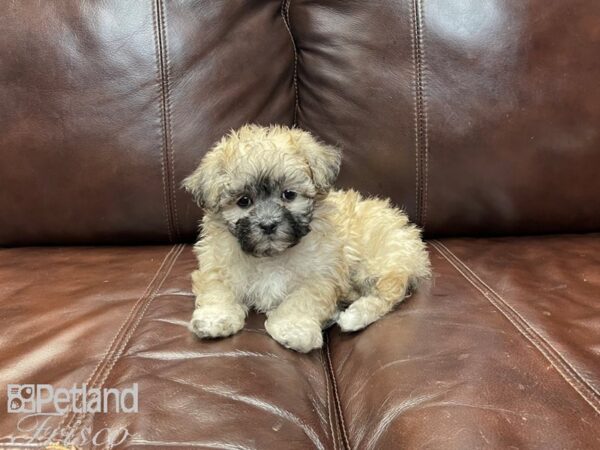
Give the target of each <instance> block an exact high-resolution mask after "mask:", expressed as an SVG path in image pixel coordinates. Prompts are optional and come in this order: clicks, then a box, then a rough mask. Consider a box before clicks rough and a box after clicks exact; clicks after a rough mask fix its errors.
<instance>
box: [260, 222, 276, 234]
mask: <svg viewBox="0 0 600 450" xmlns="http://www.w3.org/2000/svg"><path fill="white" fill-rule="evenodd" d="M278 225H279V223H277V222H261V223H260V224H259V225H258V226H259V227H260V229H261V230H262V232H263V234H266V235H267V236H268V235H271V234H273V233H275V231H277V227H278Z"/></svg>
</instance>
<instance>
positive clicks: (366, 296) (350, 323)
mask: <svg viewBox="0 0 600 450" xmlns="http://www.w3.org/2000/svg"><path fill="white" fill-rule="evenodd" d="M340 163H341V154H340V151H339V150H338V149H336V148H334V147H331V146H328V145H325V144H323V143H320V142H319V141H317V140H316V139H315V138H313V136H312V135H310V134H309V133H308V132H306V131H302V130H299V129H294V128H287V127H283V126H271V127H259V126H256V125H247V126H244V127H243V128H241V129H240V130H238V131H235V132H231V133H230V134H229V135H227V136H225V137H224V138H223V139H221V140H220V141H219V142H218V143H217V144H216V145H215V146H214V147H213V148H212V149H211V151H210V152H208V153H207V154H206V156H205V157H204V158H203V160H202V161H201V163H200V165H199V167H198V168H197V169H196V171H194V173H192V174H191V175H190V176H189V177H188V178H187V179H186V180H185V181H184V186H185V187H186V188H187V189H188V190H189V191H190V192H191V193H192V194H193V196H194V197H195V199H196V200H197V201H198V203H199V204H200V205H202V206H203V207H204V209H205V215H204V218H203V220H202V232H201V237H200V240H199V241H198V243H197V244H196V245H195V252H196V255H197V257H198V261H199V268H198V270H196V271H195V272H194V273H193V274H192V287H193V292H194V293H195V295H196V309H195V311H194V314H193V317H192V321H191V323H190V329H191V330H192V331H193V332H194V333H195V334H196V335H198V336H199V337H202V338H215V337H223V336H228V335H231V334H234V333H236V332H237V331H239V330H240V329H241V328H242V327H243V325H244V319H245V316H246V313H247V311H248V309H249V308H254V309H256V310H258V311H262V312H265V313H266V314H267V321H266V322H265V328H266V330H267V332H268V333H269V334H270V335H271V336H272V337H273V338H274V339H275V340H277V341H278V342H279V343H281V344H282V345H284V346H286V347H288V348H292V349H294V350H297V351H300V352H308V351H310V350H312V349H314V348H318V347H320V346H321V345H322V343H323V339H322V328H323V326H324V325H325V324H327V323H328V322H330V321H331V320H332V319H335V320H336V321H337V323H338V325H339V326H340V328H341V329H342V330H343V331H356V330H360V329H362V328H364V327H366V326H367V325H369V324H371V323H372V322H374V321H376V320H377V319H379V318H380V317H382V316H383V315H385V314H386V313H388V312H389V311H391V310H392V308H393V307H394V306H395V305H396V304H397V303H398V302H400V301H401V300H402V299H403V298H404V297H405V296H406V294H407V292H408V290H409V289H410V288H411V287H415V286H416V285H417V283H418V282H419V281H420V280H422V279H424V278H427V277H429V276H430V268H429V258H428V255H427V251H426V249H425V244H424V243H423V241H422V240H421V233H420V230H419V229H418V228H417V227H416V226H414V225H412V224H409V222H408V218H407V217H406V215H405V214H404V213H403V212H402V211H400V210H399V209H397V208H394V207H392V206H391V205H390V202H389V201H388V200H382V199H377V198H363V197H362V196H361V195H360V194H359V193H357V192H355V191H353V190H348V191H339V190H331V186H332V184H333V183H334V181H335V179H336V177H337V175H338V172H339V168H340ZM284 191H288V192H289V191H291V192H292V193H293V194H294V196H295V197H294V198H293V199H292V200H289V199H286V198H285V195H283V194H282V193H283V192H284ZM242 197H246V199H249V200H250V202H251V204H250V205H249V206H246V205H243V206H240V204H241V203H240V198H242ZM265 230H268V232H267V231H265ZM344 304H349V306H348V307H347V308H346V309H344V310H343V311H341V306H342V305H344Z"/></svg>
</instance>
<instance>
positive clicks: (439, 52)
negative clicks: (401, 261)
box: [291, 0, 600, 235]
mask: <svg viewBox="0 0 600 450" xmlns="http://www.w3.org/2000/svg"><path fill="white" fill-rule="evenodd" d="M291 22H292V31H293V32H294V35H295V37H296V44H297V46H298V47H299V60H300V64H299V68H300V71H299V94H300V113H299V115H298V118H299V125H300V126H301V127H304V128H307V129H309V130H312V131H314V132H315V133H316V134H318V135H321V136H323V137H324V138H325V139H326V140H328V141H330V142H334V143H338V144H340V145H341V146H342V147H344V148H345V157H346V160H345V166H344V168H343V173H342V177H341V180H340V181H341V183H342V184H343V185H344V186H357V187H359V188H360V189H361V190H363V191H365V192H369V193H372V194H376V195H384V196H390V195H391V196H392V198H393V199H394V200H395V201H396V203H398V204H400V205H402V206H404V208H405V209H406V210H407V211H408V212H409V213H410V215H411V217H412V218H413V219H414V220H416V221H417V222H418V223H420V224H421V225H424V226H425V228H426V230H427V233H428V234H430V235H435V234H438V235H439V234H444V235H448V234H449V235H457V234H471V235H477V234H522V233H542V232H565V231H569V232H575V231H593V230H598V229H600V201H599V200H598V198H599V196H600V177H599V176H598V169H599V168H600V28H599V26H598V24H599V23H600V2H598V1H595V0H575V1H569V2H565V1H562V0H527V1H523V0H457V1H447V0H414V1H400V2H393V1H387V0H374V1H369V2H364V1H360V0H328V1H325V0H319V1H310V0H297V1H296V0H295V1H293V2H292V9H291Z"/></svg>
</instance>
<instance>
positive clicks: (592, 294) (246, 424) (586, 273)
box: [0, 235, 600, 449]
mask: <svg viewBox="0 0 600 450" xmlns="http://www.w3.org/2000/svg"><path fill="white" fill-rule="evenodd" d="M430 253H431V256H432V263H433V269H434V274H435V275H434V279H433V280H432V282H431V283H428V284H426V285H424V286H423V287H422V288H421V289H419V290H418V291H417V292H416V293H415V294H414V295H413V297H412V298H410V299H409V300H407V301H406V302H405V303H403V304H402V305H400V306H399V308H398V309H397V310H396V311H395V312H394V313H392V314H391V315H389V316H387V317H386V318H384V319H383V320H381V321H379V322H377V323H375V324H374V325H372V326H370V327H369V328H367V329H366V330H365V331H363V332H360V333H355V334H340V333H339V332H338V331H337V329H334V330H332V331H331V332H330V333H328V335H329V336H328V339H327V344H326V346H325V348H324V350H323V352H318V351H317V352H312V353H311V354H309V355H302V354H298V353H295V352H292V351H288V350H286V349H284V348H282V347H281V346H279V345H278V344H277V343H276V342H275V341H273V340H272V339H271V338H270V337H268V336H267V335H266V334H265V332H264V329H263V326H262V322H263V320H264V317H261V316H258V315H252V316H251V317H250V318H249V320H248V323H247V325H246V328H245V329H244V331H243V332H241V333H240V334H238V335H236V336H234V337H232V338H228V339H223V340H217V341H198V340H196V339H195V338H194V337H193V336H192V334H191V333H190V332H189V331H188V330H187V329H186V323H187V321H188V319H189V315H190V312H191V310H192V307H193V295H192V293H191V291H190V280H189V274H190V272H191V270H192V269H193V267H194V266H195V259H194V257H193V255H192V252H191V249H190V248H189V247H182V246H173V247H124V248H114V247H106V248H71V249H68V248H54V249H36V248H31V249H12V250H8V249H5V250H0V286H2V289H0V309H1V311H2V313H3V314H2V315H1V316H0V329H1V330H2V334H1V340H0V344H1V351H0V384H1V385H2V386H6V384H8V383H25V382H30V383H51V384H53V385H54V386H70V385H71V384H73V383H77V384H81V383H83V382H86V381H87V383H88V384H89V385H90V386H96V387H97V386H104V387H128V386H130V385H131V384H132V383H138V384H139V390H140V412H139V413H137V414H114V413H111V414H97V415H91V414H87V415H81V416H78V415H76V414H69V415H67V416H63V417H54V418H52V421H51V423H50V424H49V425H48V426H50V427H51V428H55V427H59V426H61V427H63V428H68V427H69V425H72V426H73V428H74V430H75V433H74V434H75V435H79V432H80V431H81V430H82V429H83V428H85V427H87V426H91V427H92V429H93V430H94V431H99V430H100V429H102V428H104V427H109V428H110V429H111V430H117V429H118V428H119V427H127V429H128V430H129V432H130V433H131V434H133V435H134V436H132V437H130V438H129V439H128V440H127V443H126V444H124V445H121V446H119V447H118V448H171V447H175V448H196V447H210V448H292V449H305V448H325V449H344V448H353V449H386V448H398V447H401V448H417V447H425V448H444V449H462V448H508V447H510V446H513V447H518V448H540V449H541V448H565V449H583V448H586V449H587V448H596V447H597V446H598V442H600V431H599V430H600V396H599V395H598V389H599V387H600V383H599V377H598V375H599V374H600V363H599V361H600V359H599V358H598V347H599V344H600V341H599V339H598V336H600V326H599V324H598V320H597V318H598V314H599V313H598V305H597V302H596V301H595V300H597V294H598V292H600V278H599V276H598V274H599V272H598V270H597V268H598V267H600V236H599V235H589V236H564V237H543V238H518V239H515V238H512V239H452V240H444V241H432V242H430ZM0 404H2V405H5V404H6V393H5V391H4V389H3V390H1V391H0ZM18 418H19V415H15V414H1V415H0V436H7V435H11V434H14V429H15V426H16V421H17V420H18ZM79 419H80V421H79V422H78V420H79ZM75 424H77V425H75ZM26 437H27V433H25V434H24V436H23V437H22V439H26ZM81 443H82V442H81V441H79V444H81ZM80 446H81V445H80ZM81 447H82V448H90V446H85V445H83V446H81Z"/></svg>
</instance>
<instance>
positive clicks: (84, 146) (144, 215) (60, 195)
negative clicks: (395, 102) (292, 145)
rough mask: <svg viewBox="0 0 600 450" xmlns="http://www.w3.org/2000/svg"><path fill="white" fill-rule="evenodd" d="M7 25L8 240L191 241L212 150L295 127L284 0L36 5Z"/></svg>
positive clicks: (0, 121)
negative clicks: (268, 130) (230, 137)
mask: <svg viewBox="0 0 600 450" xmlns="http://www.w3.org/2000/svg"><path fill="white" fill-rule="evenodd" d="M0 30H1V33H0V155H1V157H2V158H1V164H0V245H20V244H54V243H72V244H78V243H109V242H110V243H119V242H167V241H180V240H191V239H193V238H194V237H195V235H196V232H197V221H198V219H199V214H200V212H199V210H198V208H197V207H196V206H195V205H194V204H193V202H192V201H191V199H190V197H189V196H188V195H187V194H186V193H185V192H184V191H182V190H181V189H180V183H181V180H182V179H183V178H184V177H185V176H186V175H187V174H189V172H190V171H191V170H192V168H193V167H195V165H196V164H197V163H198V161H199V160H200V158H201V157H202V155H203V154H204V152H205V151H206V149H208V148H209V147H210V146H211V144H212V143H213V142H214V141H215V140H217V139H218V138H219V137H220V136H221V135H222V134H223V133H225V132H227V131H228V130H229V129H230V128H234V127H238V126H240V125H242V124H244V123H245V122H248V121H256V122H259V123H264V124H268V123H272V122H277V123H287V124H290V125H291V124H292V122H293V111H294V104H295V96H294V90H293V65H294V64H293V63H294V56H293V46H292V43H291V39H290V37H289V34H288V31H287V29H286V27H285V24H284V22H283V19H282V17H281V14H280V2H279V1H260V2H250V3H249V2H246V1H244V0H235V1H231V0H221V1H211V2H164V1H155V0H145V1H135V2H133V1H132V2H129V1H127V2H125V1H122V0H109V1H102V2H89V1H88V2H83V1H80V0H65V1H61V2H39V1H37V0H24V1H20V2H9V4H8V5H6V7H3V12H2V14H1V15H0Z"/></svg>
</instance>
